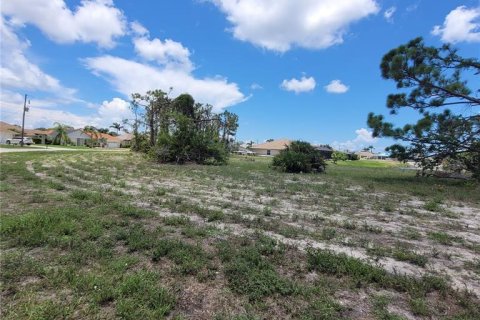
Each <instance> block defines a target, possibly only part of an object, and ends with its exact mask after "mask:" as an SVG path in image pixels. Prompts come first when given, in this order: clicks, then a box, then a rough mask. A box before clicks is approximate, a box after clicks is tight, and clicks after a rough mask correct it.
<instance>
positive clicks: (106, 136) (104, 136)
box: [83, 132, 122, 142]
mask: <svg viewBox="0 0 480 320" xmlns="http://www.w3.org/2000/svg"><path fill="white" fill-rule="evenodd" d="M83 133H85V134H86V135H87V136H89V137H92V134H91V133H90V132H83ZM97 138H98V139H104V140H106V141H107V142H120V141H122V140H120V137H114V136H112V135H109V134H108V133H101V132H97Z"/></svg>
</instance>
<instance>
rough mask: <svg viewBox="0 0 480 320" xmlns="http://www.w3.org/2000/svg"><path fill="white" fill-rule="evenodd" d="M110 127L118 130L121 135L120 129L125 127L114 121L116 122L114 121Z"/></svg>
mask: <svg viewBox="0 0 480 320" xmlns="http://www.w3.org/2000/svg"><path fill="white" fill-rule="evenodd" d="M110 128H112V129H115V130H117V133H118V134H119V135H120V130H122V129H123V126H122V125H121V124H120V123H118V122H114V123H112V125H111V126H110Z"/></svg>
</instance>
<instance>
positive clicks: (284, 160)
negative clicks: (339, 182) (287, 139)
mask: <svg viewBox="0 0 480 320" xmlns="http://www.w3.org/2000/svg"><path fill="white" fill-rule="evenodd" d="M272 167H273V168H274V169H277V170H280V171H283V172H290V173H300V172H303V173H309V172H312V171H314V172H324V171H325V169H326V163H325V161H324V159H323V157H322V155H321V153H320V151H318V150H317V149H315V147H313V146H312V145H311V144H310V143H308V142H305V141H299V140H297V141H292V142H291V143H290V145H289V146H287V148H285V149H284V150H282V151H280V153H279V154H277V155H276V156H275V157H273V161H272Z"/></svg>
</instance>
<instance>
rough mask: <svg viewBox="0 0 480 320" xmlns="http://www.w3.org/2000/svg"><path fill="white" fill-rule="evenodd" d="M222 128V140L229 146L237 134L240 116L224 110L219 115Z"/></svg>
mask: <svg viewBox="0 0 480 320" xmlns="http://www.w3.org/2000/svg"><path fill="white" fill-rule="evenodd" d="M219 119H220V127H221V130H222V142H223V143H224V144H225V145H226V146H227V147H228V146H229V144H230V142H231V140H230V139H231V138H232V137H234V136H235V135H236V134H237V129H238V116H237V115H236V114H235V113H232V112H229V111H226V110H225V111H224V112H223V113H221V114H220V115H219Z"/></svg>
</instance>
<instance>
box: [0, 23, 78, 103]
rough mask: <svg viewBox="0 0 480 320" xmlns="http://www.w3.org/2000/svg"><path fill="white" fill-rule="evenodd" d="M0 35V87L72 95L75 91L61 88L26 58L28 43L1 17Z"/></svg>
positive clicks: (53, 79) (56, 80) (58, 82)
mask: <svg viewBox="0 0 480 320" xmlns="http://www.w3.org/2000/svg"><path fill="white" fill-rule="evenodd" d="M0 35H1V38H2V41H1V44H0V71H1V72H0V87H2V88H5V87H7V88H21V89H27V90H38V91H45V92H53V93H56V94H58V95H61V96H64V97H67V96H72V95H73V94H74V92H75V90H73V89H69V88H65V87H63V86H62V85H61V84H60V81H59V80H58V79H56V78H54V77H52V76H50V75H48V74H46V73H45V72H43V71H42V70H41V69H40V68H39V67H38V66H37V65H35V64H33V63H32V62H30V61H29V60H28V59H27V58H26V56H25V52H26V50H27V49H28V48H29V47H30V42H29V41H28V40H20V39H19V38H18V36H17V35H16V33H15V32H14V30H13V27H12V26H11V25H10V24H9V23H8V22H7V21H5V19H4V18H3V17H1V16H0Z"/></svg>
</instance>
